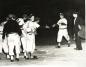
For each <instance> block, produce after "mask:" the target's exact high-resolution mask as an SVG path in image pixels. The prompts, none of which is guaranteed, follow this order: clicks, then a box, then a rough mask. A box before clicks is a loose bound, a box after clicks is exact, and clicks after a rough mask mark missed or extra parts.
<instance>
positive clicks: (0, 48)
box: [0, 34, 2, 53]
mask: <svg viewBox="0 0 86 67" xmlns="http://www.w3.org/2000/svg"><path fill="white" fill-rule="evenodd" d="M0 53H2V35H1V34H0Z"/></svg>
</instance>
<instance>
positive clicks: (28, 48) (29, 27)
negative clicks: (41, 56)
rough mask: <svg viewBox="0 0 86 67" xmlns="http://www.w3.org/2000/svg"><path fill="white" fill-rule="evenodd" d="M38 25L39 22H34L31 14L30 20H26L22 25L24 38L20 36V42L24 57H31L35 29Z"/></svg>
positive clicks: (33, 48)
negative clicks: (22, 46)
mask: <svg viewBox="0 0 86 67" xmlns="http://www.w3.org/2000/svg"><path fill="white" fill-rule="evenodd" d="M38 27H39V24H37V23H35V22H34V16H32V17H31V18H30V20H29V21H27V22H26V23H25V24H24V26H23V29H24V32H25V36H24V38H22V42H23V45H24V51H25V52H24V57H25V58H26V59H30V58H31V57H32V53H33V52H34V50H35V31H36V28H38ZM35 57H36V56H35ZM36 58H37V57H36Z"/></svg>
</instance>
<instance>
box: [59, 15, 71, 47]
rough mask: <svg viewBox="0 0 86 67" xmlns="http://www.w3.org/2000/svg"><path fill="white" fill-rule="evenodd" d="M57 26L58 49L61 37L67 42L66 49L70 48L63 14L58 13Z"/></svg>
mask: <svg viewBox="0 0 86 67" xmlns="http://www.w3.org/2000/svg"><path fill="white" fill-rule="evenodd" d="M57 25H59V31H58V35H57V42H58V46H57V47H58V48H60V47H61V41H62V37H63V36H64V37H65V38H66V40H67V42H68V47H70V44H69V43H70V41H69V40H70V38H69V35H68V31H67V20H66V18H64V14H63V13H60V20H59V21H58V22H57Z"/></svg>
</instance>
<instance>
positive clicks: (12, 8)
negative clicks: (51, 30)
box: [0, 0, 85, 24]
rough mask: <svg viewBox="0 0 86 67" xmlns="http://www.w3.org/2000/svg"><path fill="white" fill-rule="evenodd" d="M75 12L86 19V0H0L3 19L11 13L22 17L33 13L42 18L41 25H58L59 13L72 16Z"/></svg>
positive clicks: (0, 13)
mask: <svg viewBox="0 0 86 67" xmlns="http://www.w3.org/2000/svg"><path fill="white" fill-rule="evenodd" d="M73 10H76V11H79V13H80V16H81V17H82V18H83V19H84V17H85V0H0V17H1V18H2V17H6V16H7V15H8V14H9V13H13V14H16V15H17V16H22V14H24V13H26V14H28V13H30V12H32V13H34V15H35V16H38V17H40V18H41V24H46V23H48V24H53V23H56V20H57V18H58V13H59V12H64V13H66V15H71V12H72V11H73Z"/></svg>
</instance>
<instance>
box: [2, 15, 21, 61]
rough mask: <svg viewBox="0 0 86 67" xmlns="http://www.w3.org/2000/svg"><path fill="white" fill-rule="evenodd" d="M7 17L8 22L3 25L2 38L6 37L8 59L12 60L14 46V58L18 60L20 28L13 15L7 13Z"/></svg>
mask: <svg viewBox="0 0 86 67" xmlns="http://www.w3.org/2000/svg"><path fill="white" fill-rule="evenodd" d="M9 18H10V19H9V20H8V22H7V23H6V24H5V25H4V29H3V36H2V39H3V40H4V39H5V37H6V38H7V42H8V43H7V44H8V47H9V48H8V50H9V55H10V60H11V62H13V61H14V47H15V50H16V51H15V52H16V60H17V61H19V54H20V36H21V30H20V27H19V25H18V23H17V22H16V20H15V18H14V17H13V15H9Z"/></svg>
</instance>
